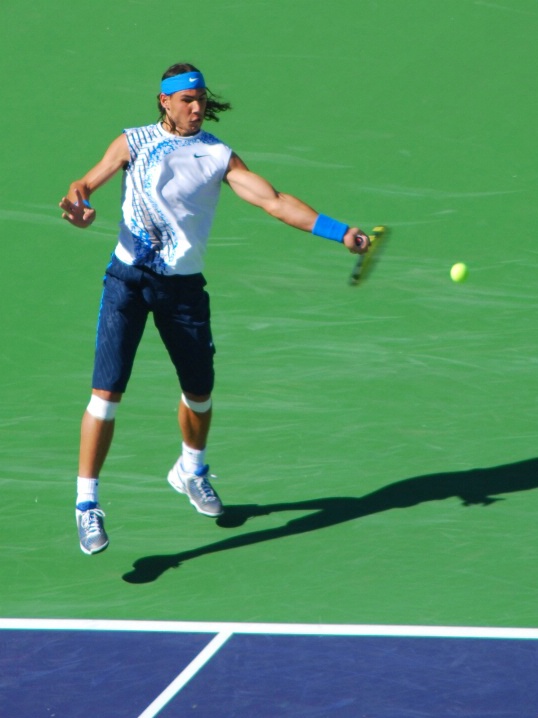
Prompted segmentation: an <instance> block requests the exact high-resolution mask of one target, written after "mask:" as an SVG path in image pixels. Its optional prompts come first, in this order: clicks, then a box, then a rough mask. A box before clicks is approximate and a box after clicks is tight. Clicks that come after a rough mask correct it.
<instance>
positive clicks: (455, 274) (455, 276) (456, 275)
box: [450, 262, 469, 282]
mask: <svg viewBox="0 0 538 718" xmlns="http://www.w3.org/2000/svg"><path fill="white" fill-rule="evenodd" d="M468 274H469V270H468V269H467V265H466V264H464V263H463V262H457V263H456V264H455V265H454V266H453V267H452V268H451V270H450V278H451V279H452V281H453V282H464V281H465V280H466V279H467V275H468Z"/></svg>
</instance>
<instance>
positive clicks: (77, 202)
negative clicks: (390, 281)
mask: <svg viewBox="0 0 538 718" xmlns="http://www.w3.org/2000/svg"><path fill="white" fill-rule="evenodd" d="M129 159H130V155H129V145H128V143H127V138H126V136H125V135H120V136H119V137H116V139H115V140H114V141H113V142H112V144H111V145H110V146H109V148H108V149H107V151H106V152H105V154H104V155H103V158H102V159H101V160H100V161H99V162H98V163H97V164H96V165H95V167H92V169H91V170H89V172H87V173H86V174H85V175H84V177H82V178H81V179H79V180H75V181H74V182H72V183H71V185H70V187H69V191H68V193H67V195H66V196H65V197H62V201H61V202H60V208H61V209H63V214H62V219H65V220H67V221H68V222H70V223H71V224H73V225H75V227H81V228H83V229H84V228H85V227H89V226H90V224H91V223H92V222H93V221H94V219H95V210H94V209H93V208H92V207H88V204H89V199H90V196H91V194H92V193H93V192H95V190H96V189H99V187H101V185H104V184H105V182H108V180H109V179H111V178H112V177H113V176H114V175H115V174H116V173H117V172H119V170H120V169H122V168H123V167H125V165H126V164H128V162H129ZM85 203H86V204H85Z"/></svg>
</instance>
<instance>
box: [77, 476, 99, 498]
mask: <svg viewBox="0 0 538 718" xmlns="http://www.w3.org/2000/svg"><path fill="white" fill-rule="evenodd" d="M98 486H99V479H84V478H82V477H80V476H77V504H82V503H84V502H85V501H93V502H95V503H97V502H98V498H97V493H98Z"/></svg>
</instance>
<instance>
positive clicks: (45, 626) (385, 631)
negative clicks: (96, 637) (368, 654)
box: [0, 618, 538, 640]
mask: <svg viewBox="0 0 538 718" xmlns="http://www.w3.org/2000/svg"><path fill="white" fill-rule="evenodd" d="M2 629H4V630H6V629H11V630H26V631H29V630H56V631H140V632H143V631H146V632H156V633H214V634H221V633H222V634H226V635H228V634H230V635H231V634H233V633H238V634H265V635H285V636H401V637H409V638H506V639H517V640H523V639H528V640H538V628H504V627H489V626H406V625H384V624H383V625H369V624H350V625H339V624H332V623H329V624H316V623H306V624H305V623H226V622H205V621H116V620H110V621H109V620H99V619H97V620H95V619H63V618H62V619H56V618H0V630H2Z"/></svg>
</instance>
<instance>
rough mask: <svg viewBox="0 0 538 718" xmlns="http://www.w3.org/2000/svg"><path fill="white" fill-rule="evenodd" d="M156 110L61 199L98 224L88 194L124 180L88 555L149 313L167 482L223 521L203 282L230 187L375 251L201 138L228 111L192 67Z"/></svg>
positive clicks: (89, 488)
mask: <svg viewBox="0 0 538 718" xmlns="http://www.w3.org/2000/svg"><path fill="white" fill-rule="evenodd" d="M158 108H159V112H160V120H159V121H158V122H156V123H155V124H151V125H147V126H145V127H137V128H133V129H126V130H124V131H123V132H122V134H121V135H120V136H119V137H117V138H116V139H115V140H114V141H113V142H112V143H111V145H110V146H109V147H108V149H107V150H106V152H105V154H104V156H103V158H102V159H101V161H100V162H98V163H97V164H96V165H95V167H93V168H92V169H90V170H89V172H87V174H86V175H84V177H82V178H81V179H79V180H77V181H75V182H73V183H72V184H71V185H70V187H69V191H68V193H67V196H66V197H63V198H62V201H61V202H60V207H61V209H62V210H63V214H62V218H63V219H65V220H67V221H68V222H70V223H71V224H73V225H74V226H75V227H80V228H85V227H89V226H90V225H91V224H92V222H93V221H94V220H95V217H96V212H95V209H94V208H93V206H92V205H91V203H90V197H91V195H92V194H93V193H94V192H95V191H96V190H97V189H99V187H101V186H102V185H103V184H104V183H105V182H107V181H108V180H110V179H111V177H113V176H114V175H116V173H118V172H122V175H123V182H122V198H121V205H122V218H121V222H120V227H119V236H118V242H117V245H116V248H115V251H114V253H113V255H112V259H111V261H110V263H109V265H108V267H107V269H106V274H105V279H104V289H103V295H102V300H101V306H100V311H99V321H98V328H97V340H96V352H95V362H94V371H93V380H92V387H93V388H92V393H91V397H90V400H89V403H88V406H87V408H86V411H85V412H84V415H83V418H82V428H81V441H80V455H79V468H78V479H77V498H76V522H77V528H78V535H79V541H80V547H81V549H82V551H84V553H86V554H94V553H98V552H100V551H103V550H104V549H106V547H107V546H108V543H109V539H108V536H107V533H106V531H105V527H104V521H103V519H104V512H103V511H102V509H101V508H100V506H99V498H98V483H99V475H100V472H101V469H102V467H103V464H104V462H105V459H106V456H107V453H108V450H109V448H110V445H111V442H112V436H113V433H114V421H115V416H116V411H117V409H118V406H119V403H120V401H121V398H122V396H123V394H124V392H125V390H126V388H127V384H128V381H129V377H130V375H131V370H132V367H133V362H134V358H135V354H136V350H137V347H138V344H139V342H140V340H141V338H142V334H143V331H144V326H145V323H146V319H147V317H148V314H149V313H152V314H153V320H154V322H155V325H156V327H157V329H158V331H159V333H160V336H161V338H162V341H163V343H164V345H165V346H166V349H167V350H168V353H169V355H170V358H171V360H172V363H173V364H174V366H175V369H176V372H177V375H178V379H179V385H180V389H181V398H180V401H179V411H178V421H179V428H180V432H181V440H182V445H181V452H180V456H179V458H178V460H177V461H176V463H175V464H174V466H173V467H172V468H171V470H170V471H169V473H168V482H169V483H170V485H171V486H172V488H173V489H175V490H176V491H178V492H179V493H182V494H185V495H186V496H187V497H188V499H189V500H190V503H191V504H192V505H193V506H194V508H195V509H196V510H197V511H199V512H200V513H201V514H204V515H206V516H211V517H217V516H220V515H221V514H222V512H223V506H222V503H221V500H220V498H219V496H218V495H217V493H216V492H215V490H214V489H213V487H212V485H211V483H210V480H209V466H208V465H207V463H206V446H207V438H208V432H209V427H210V422H211V408H212V400H211V393H212V390H213V385H214V368H213V355H214V352H215V349H214V346H213V341H212V335H211V325H210V307H209V296H208V294H207V292H206V290H205V289H204V287H205V284H206V282H205V279H204V276H203V274H202V270H203V265H204V254H205V251H206V245H207V240H208V236H209V233H210V229H211V224H212V221H213V216H214V213H215V209H216V206H217V202H218V199H219V194H220V189H221V187H222V184H223V183H225V184H227V185H228V186H229V187H230V188H231V189H232V190H233V191H234V192H235V193H236V194H237V195H238V196H239V197H240V198H241V199H243V200H245V201H246V202H249V203H250V204H252V205H254V206H256V207H260V208H261V209H263V210H265V212H267V213H268V214H270V215H271V216H273V217H275V218H276V219H279V220H281V221H282V222H285V223H286V224H288V225H290V226H292V227H296V228H297V229H301V230H303V231H305V232H311V233H313V234H315V235H318V236H320V237H324V238H326V239H330V240H335V241H337V242H340V243H342V244H343V245H345V246H346V247H347V249H348V250H349V251H350V252H352V253H359V254H360V253H363V252H366V251H367V250H368V246H369V240H368V236H367V235H366V234H364V233H363V232H362V231H361V230H360V229H358V228H357V227H350V226H348V225H347V224H344V223H342V222H339V221H337V220H335V219H332V218H331V217H328V216H326V215H323V214H320V213H319V212H317V211H315V210H314V209H312V208H311V207H309V206H308V205H306V204H305V203H304V202H302V201H301V200H299V199H297V198H296V197H293V196H291V195H289V194H284V193H282V192H278V191H277V190H275V189H274V188H273V187H272V186H271V184H269V182H267V180H265V179H264V178H262V177H260V176H259V175H257V174H254V173H253V172H251V171H250V170H249V169H248V168H247V167H246V165H245V163H244V162H243V161H242V160H241V159H240V158H239V156H238V155H237V154H236V153H235V152H234V151H233V150H232V149H231V148H230V147H228V146H227V145H226V144H225V143H223V142H221V140H219V139H217V138H216V137H215V136H214V135H212V134H209V133H208V132H206V131H204V130H202V125H203V123H204V120H216V121H218V119H219V118H218V116H217V115H218V113H221V112H224V111H227V110H229V109H230V105H229V104H228V103H225V102H221V101H219V100H218V98H216V97H215V96H214V95H213V94H212V93H211V92H210V91H209V90H208V88H207V87H206V83H205V80H204V77H203V75H202V73H201V72H200V71H199V70H197V68H196V67H194V66H193V65H191V64H176V65H172V66H171V67H170V68H169V69H168V70H167V71H166V72H165V73H164V75H163V77H162V82H161V87H160V93H159V95H158Z"/></svg>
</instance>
